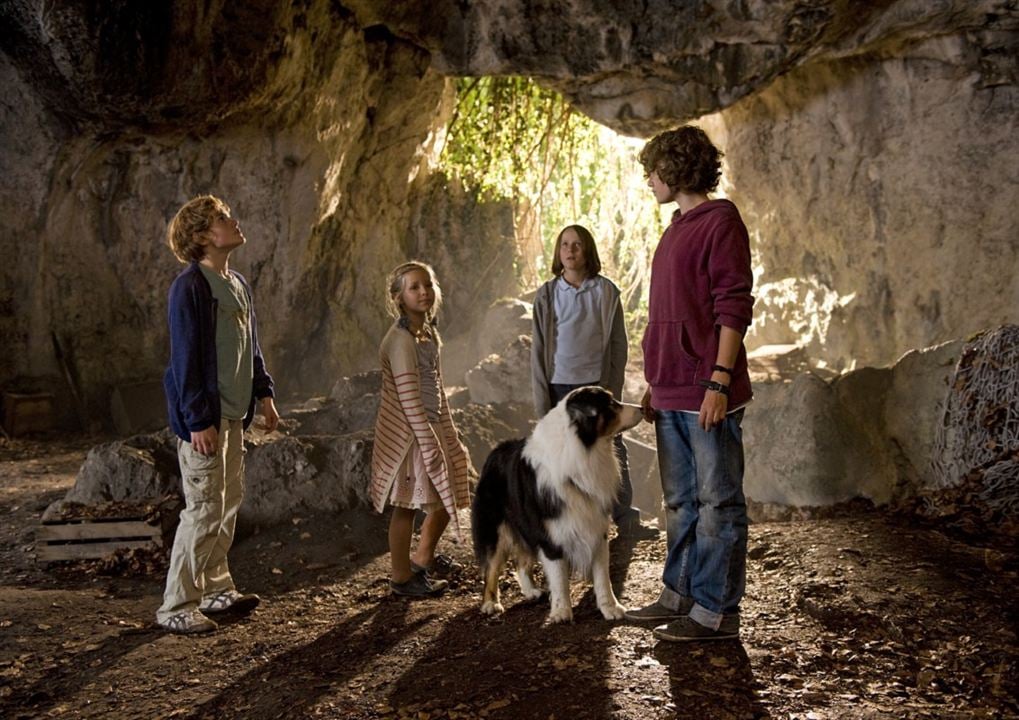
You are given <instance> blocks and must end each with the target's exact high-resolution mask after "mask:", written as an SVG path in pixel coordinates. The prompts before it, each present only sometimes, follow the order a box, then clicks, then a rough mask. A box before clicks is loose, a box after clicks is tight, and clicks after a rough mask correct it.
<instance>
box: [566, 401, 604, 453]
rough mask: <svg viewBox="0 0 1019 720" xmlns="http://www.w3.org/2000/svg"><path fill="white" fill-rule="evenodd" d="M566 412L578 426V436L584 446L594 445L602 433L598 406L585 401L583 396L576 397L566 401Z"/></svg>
mask: <svg viewBox="0 0 1019 720" xmlns="http://www.w3.org/2000/svg"><path fill="white" fill-rule="evenodd" d="M566 412H567V414H568V415H569V416H570V422H572V423H573V425H574V427H576V428H577V437H579V438H580V441H581V442H582V443H584V446H585V447H591V446H592V445H594V444H595V442H596V441H597V440H598V436H599V435H600V432H599V427H598V426H599V424H600V417H599V414H600V413H599V412H598V408H597V407H596V406H595V405H594V404H592V403H590V402H584V400H583V398H580V397H574V398H570V400H569V402H567V403H566Z"/></svg>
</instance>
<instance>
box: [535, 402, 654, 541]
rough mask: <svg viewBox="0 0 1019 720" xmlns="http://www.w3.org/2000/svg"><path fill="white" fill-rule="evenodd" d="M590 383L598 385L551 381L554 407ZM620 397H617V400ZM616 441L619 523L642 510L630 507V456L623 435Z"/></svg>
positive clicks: (614, 509) (614, 508)
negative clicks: (618, 477) (618, 474)
mask: <svg viewBox="0 0 1019 720" xmlns="http://www.w3.org/2000/svg"><path fill="white" fill-rule="evenodd" d="M588 385H598V383H597V382H591V383H581V384H578V385H568V384H563V383H549V385H548V394H549V397H550V398H551V400H552V407H555V406H556V405H558V404H559V401H560V400H562V399H563V398H564V397H566V396H567V395H569V394H570V393H571V392H572V391H574V390H576V389H577V388H582V387H587V386H588ZM618 399H619V398H616V400H618ZM614 442H615V445H616V457H618V458H619V473H620V475H621V476H622V481H621V482H620V484H619V494H618V495H617V496H616V504H615V505H613V506H612V519H613V520H614V521H615V523H616V524H617V525H618V524H619V523H621V522H623V521H624V520H627V519H629V518H630V517H633V518H636V517H638V516H639V514H640V511H639V510H637V509H636V508H631V507H630V503H631V502H633V485H632V484H631V483H630V456H629V455H628V454H627V452H626V445H625V444H624V443H623V436H622V435H616V438H615V440H614Z"/></svg>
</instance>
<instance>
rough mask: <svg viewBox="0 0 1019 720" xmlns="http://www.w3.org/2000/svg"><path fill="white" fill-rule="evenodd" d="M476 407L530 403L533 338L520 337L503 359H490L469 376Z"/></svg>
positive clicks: (480, 364)
mask: <svg viewBox="0 0 1019 720" xmlns="http://www.w3.org/2000/svg"><path fill="white" fill-rule="evenodd" d="M467 389H468V390H469V391H470V393H471V402H475V403H482V404H484V403H506V402H513V403H531V338H530V336H528V335H520V336H519V337H518V338H517V339H516V340H515V341H514V342H512V343H511V344H509V345H508V346H506V348H505V349H504V350H503V352H502V354H501V355H489V356H488V357H487V358H485V359H484V360H482V361H481V362H480V363H478V365H476V366H475V367H474V368H473V369H472V370H471V371H470V372H468V373H467Z"/></svg>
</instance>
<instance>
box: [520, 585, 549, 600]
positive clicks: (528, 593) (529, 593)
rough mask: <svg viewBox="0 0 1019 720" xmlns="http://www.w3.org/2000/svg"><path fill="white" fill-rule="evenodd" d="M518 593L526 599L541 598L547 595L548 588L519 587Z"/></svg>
mask: <svg viewBox="0 0 1019 720" xmlns="http://www.w3.org/2000/svg"><path fill="white" fill-rule="evenodd" d="M520 593H521V594H522V595H523V596H524V598H525V599H527V600H541V599H542V598H543V597H546V596H547V595H548V590H545V589H543V588H531V589H529V590H524V589H521V590H520Z"/></svg>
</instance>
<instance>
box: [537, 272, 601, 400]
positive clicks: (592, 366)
mask: <svg viewBox="0 0 1019 720" xmlns="http://www.w3.org/2000/svg"><path fill="white" fill-rule="evenodd" d="M601 304H602V289H601V284H600V283H598V281H597V280H595V279H593V278H588V279H586V280H584V282H583V283H581V284H580V287H579V288H575V287H573V286H572V285H570V284H569V283H568V282H566V281H565V280H564V279H563V278H561V277H560V278H559V280H558V282H556V284H555V294H554V305H555V317H556V348H555V370H554V372H553V373H552V378H551V379H550V380H549V382H552V383H555V384H557V385H558V384H562V385H578V384H581V383H592V384H597V382H598V379H599V378H600V377H601V364H602V352H603V349H604V342H603V338H604V334H605V329H604V328H603V327H602V312H601Z"/></svg>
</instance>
